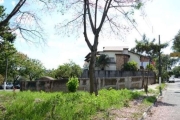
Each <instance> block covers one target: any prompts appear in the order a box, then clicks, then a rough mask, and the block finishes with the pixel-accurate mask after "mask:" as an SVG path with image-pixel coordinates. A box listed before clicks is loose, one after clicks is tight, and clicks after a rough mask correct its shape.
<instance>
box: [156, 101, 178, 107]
mask: <svg viewBox="0 0 180 120" xmlns="http://www.w3.org/2000/svg"><path fill="white" fill-rule="evenodd" d="M154 106H155V107H158V106H177V105H176V104H170V103H166V102H162V101H157V102H156V103H155V105H154Z"/></svg>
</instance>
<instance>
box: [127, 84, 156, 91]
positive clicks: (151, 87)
mask: <svg viewBox="0 0 180 120" xmlns="http://www.w3.org/2000/svg"><path fill="white" fill-rule="evenodd" d="M158 86H159V84H158V83H156V84H152V85H148V89H152V90H158V89H157V87H158ZM131 90H132V91H143V90H144V88H142V89H131Z"/></svg>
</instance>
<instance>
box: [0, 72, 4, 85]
mask: <svg viewBox="0 0 180 120" xmlns="http://www.w3.org/2000/svg"><path fill="white" fill-rule="evenodd" d="M3 81H4V77H3V76H2V75H1V74H0V85H1V84H2V83H3Z"/></svg>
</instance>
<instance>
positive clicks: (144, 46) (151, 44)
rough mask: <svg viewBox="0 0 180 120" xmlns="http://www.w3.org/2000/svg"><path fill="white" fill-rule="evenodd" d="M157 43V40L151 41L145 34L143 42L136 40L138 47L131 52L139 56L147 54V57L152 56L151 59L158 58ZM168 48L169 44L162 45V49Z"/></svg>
mask: <svg viewBox="0 0 180 120" xmlns="http://www.w3.org/2000/svg"><path fill="white" fill-rule="evenodd" d="M155 41H156V40H155V39H153V40H152V41H150V40H149V39H148V38H147V37H146V35H145V34H144V35H143V38H142V40H140V41H138V40H135V42H136V46H135V47H134V48H132V49H131V51H133V52H135V53H139V54H143V53H145V54H146V55H148V56H150V57H151V58H154V57H156V56H158V54H159V44H156V43H155ZM167 46H168V44H167V43H163V44H161V45H160V48H161V49H164V48H166V47H167Z"/></svg>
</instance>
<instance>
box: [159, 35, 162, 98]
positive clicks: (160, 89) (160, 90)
mask: <svg viewBox="0 0 180 120" xmlns="http://www.w3.org/2000/svg"><path fill="white" fill-rule="evenodd" d="M160 45H161V42H160V35H159V92H160V95H162V88H161V46H160Z"/></svg>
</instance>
